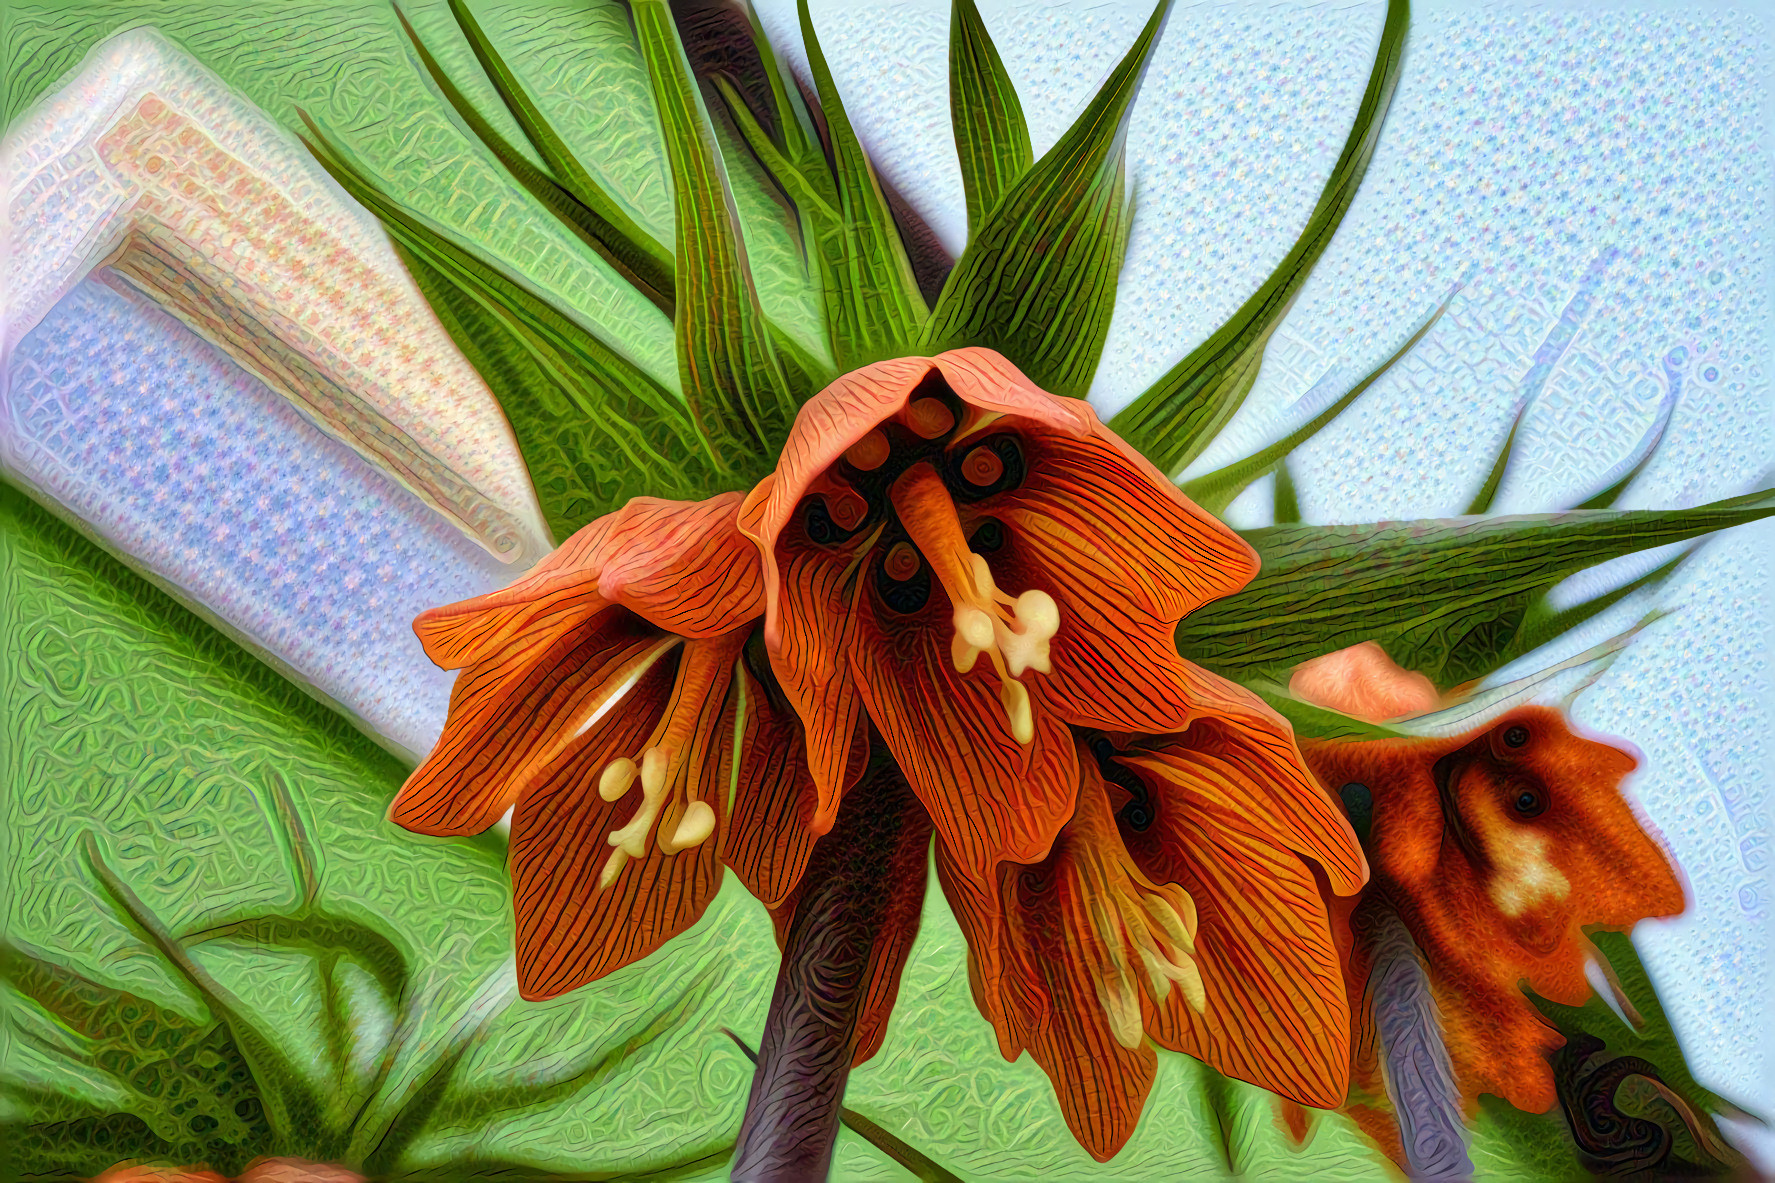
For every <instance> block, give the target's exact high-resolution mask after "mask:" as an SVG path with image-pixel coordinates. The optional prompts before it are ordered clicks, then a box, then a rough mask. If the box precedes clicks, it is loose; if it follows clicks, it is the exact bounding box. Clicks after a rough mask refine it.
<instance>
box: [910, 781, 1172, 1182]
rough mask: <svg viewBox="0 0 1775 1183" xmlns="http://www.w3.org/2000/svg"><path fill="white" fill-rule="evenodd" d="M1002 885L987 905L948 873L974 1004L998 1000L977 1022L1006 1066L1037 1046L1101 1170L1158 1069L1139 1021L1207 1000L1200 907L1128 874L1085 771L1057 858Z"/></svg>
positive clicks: (1104, 806)
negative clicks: (1199, 948)
mask: <svg viewBox="0 0 1775 1183" xmlns="http://www.w3.org/2000/svg"><path fill="white" fill-rule="evenodd" d="M939 868H940V869H941V868H943V864H942V863H941V862H939ZM995 879H996V884H997V890H998V898H997V899H996V901H992V902H990V903H989V902H987V901H985V900H984V899H982V898H981V896H980V893H979V892H978V891H977V890H975V889H974V888H972V887H971V885H970V884H969V882H968V880H967V877H966V876H960V875H956V874H955V873H954V871H953V868H948V869H947V870H945V871H944V874H943V884H944V888H945V891H946V892H947V893H949V894H950V899H951V904H952V907H955V910H956V914H957V916H958V918H960V919H961V922H962V925H963V931H964V933H966V934H967V936H968V941H969V947H970V951H971V953H972V954H973V956H972V958H971V960H970V966H971V968H972V969H973V970H974V973H975V974H976V975H977V977H976V979H975V983H974V984H975V990H976V995H977V996H979V995H984V996H986V997H987V998H988V999H989V1000H990V1003H989V1005H985V1006H982V1011H983V1013H985V1014H986V1015H987V1017H988V1018H989V1019H992V1020H993V1021H994V1025H995V1027H997V1028H998V1034H999V1045H1000V1048H1001V1049H1002V1050H1004V1051H1005V1054H1006V1056H1007V1057H1010V1056H1013V1055H1015V1054H1016V1052H1017V1051H1018V1050H1020V1049H1021V1048H1022V1047H1024V1046H1027V1047H1028V1048H1029V1050H1030V1053H1031V1054H1032V1055H1033V1056H1034V1057H1035V1060H1036V1062H1037V1063H1038V1064H1040V1065H1041V1067H1042V1070H1043V1071H1044V1072H1046V1073H1047V1074H1048V1078H1049V1079H1050V1080H1051V1081H1052V1082H1053V1085H1054V1092H1055V1096H1056V1097H1057V1098H1058V1100H1059V1102H1060V1109H1061V1112H1062V1113H1063V1114H1064V1115H1065V1117H1066V1123H1067V1126H1068V1127H1069V1128H1070V1129H1071V1130H1072V1132H1073V1135H1074V1136H1075V1137H1076V1138H1077V1139H1078V1140H1079V1143H1080V1145H1082V1146H1084V1148H1085V1149H1086V1150H1087V1151H1089V1152H1090V1154H1091V1155H1092V1157H1094V1158H1096V1159H1097V1160H1098V1161H1099V1162H1103V1161H1107V1160H1108V1159H1110V1158H1112V1157H1114V1156H1115V1154H1116V1153H1117V1152H1118V1151H1120V1150H1121V1148H1122V1146H1123V1144H1124V1143H1126V1142H1127V1140H1128V1137H1129V1136H1130V1135H1131V1134H1132V1133H1133V1132H1134V1126H1135V1123H1136V1122H1137V1121H1138V1120H1139V1117H1140V1112H1141V1109H1142V1107H1143V1106H1144V1105H1145V1103H1146V1096H1147V1093H1148V1092H1149V1091H1150V1090H1151V1088H1152V1082H1153V1077H1154V1075H1155V1073H1156V1071H1157V1057H1156V1056H1155V1055H1154V1054H1153V1051H1152V1049H1151V1048H1150V1047H1149V1046H1148V1045H1147V1043H1146V1040H1145V1031H1144V1017H1143V1016H1144V1014H1145V1013H1149V1012H1150V1011H1151V1009H1152V1008H1153V1007H1154V1006H1156V1005H1162V1004H1164V1003H1166V1002H1167V1001H1171V1000H1176V1001H1177V1002H1178V1004H1179V1005H1182V1006H1185V1007H1190V1006H1195V1005H1200V1003H1201V994H1200V985H1201V979H1200V975H1199V974H1198V972H1197V969H1196V965H1195V959H1194V957H1193V949H1192V947H1191V936H1192V933H1191V931H1190V930H1191V927H1192V925H1193V924H1194V918H1195V909H1194V907H1193V905H1192V903H1191V901H1190V900H1189V898H1188V896H1187V895H1186V894H1185V893H1184V892H1183V891H1182V890H1180V889H1179V888H1177V887H1176V886H1160V885H1157V884H1154V883H1153V882H1151V881H1149V880H1148V879H1147V878H1146V876H1144V875H1143V874H1141V872H1140V870H1139V869H1138V868H1137V867H1136V866H1135V865H1134V863H1133V862H1132V860H1131V859H1130V858H1129V856H1128V853H1127V851H1126V850H1125V849H1124V847H1123V845H1122V840H1121V838H1120V836H1119V835H1118V833H1117V830H1116V824H1115V820H1114V817H1113V815H1112V814H1111V813H1110V809H1109V802H1108V799H1107V794H1106V792H1105V789H1104V786H1103V784H1102V781H1101V780H1100V778H1099V777H1098V776H1097V773H1096V770H1095V768H1094V767H1092V766H1091V765H1090V764H1088V763H1085V764H1083V765H1081V769H1080V785H1079V794H1078V810H1077V812H1076V813H1075V814H1074V815H1073V817H1072V820H1071V821H1070V822H1068V824H1067V826H1066V828H1065V829H1064V830H1062V831H1061V833H1060V836H1059V837H1058V838H1057V839H1056V841H1055V843H1054V849H1053V852H1052V853H1051V854H1050V855H1049V856H1048V857H1047V858H1046V859H1045V860H1043V861H1042V862H1040V863H1037V864H1035V865H1031V866H1017V865H1013V864H1008V863H1007V864H1002V865H1001V866H1000V867H999V868H997V870H996V872H995ZM957 888H959V889H960V890H959V892H958V891H957V890H956V889H957ZM957 904H959V906H957ZM995 945H996V948H994V947H993V946H995Z"/></svg>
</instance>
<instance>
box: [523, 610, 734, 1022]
mask: <svg viewBox="0 0 1775 1183" xmlns="http://www.w3.org/2000/svg"><path fill="white" fill-rule="evenodd" d="M742 642H743V636H741V635H740V634H735V635H733V636H732V637H730V638H726V639H723V640H719V641H713V642H699V641H692V642H687V643H686V645H685V648H684V654H683V656H682V658H681V659H680V660H679V661H677V662H675V663H674V662H671V661H661V662H658V663H656V664H655V665H654V666H653V667H652V668H651V669H649V670H648V672H647V673H646V674H644V675H643V676H642V678H641V680H640V681H639V682H638V683H637V684H636V685H635V687H634V689H633V691H632V692H631V695H630V697H629V698H628V699H627V700H625V701H624V702H623V703H622V704H620V705H619V706H618V707H617V708H616V709H614V710H612V711H610V712H609V714H608V715H606V716H605V717H604V718H603V719H601V720H599V722H598V723H596V724H595V725H594V726H592V727H591V728H590V729H589V730H587V731H586V732H585V733H584V734H583V735H581V736H579V737H577V738H576V739H575V740H574V741H573V742H572V743H571V744H569V745H568V746H567V748H566V749H564V750H563V751H562V753H561V755H560V756H559V757H558V758H557V759H556V760H555V761H553V762H552V763H551V764H550V765H549V766H548V767H547V768H546V769H544V770H543V771H542V772H541V773H540V774H539V775H538V776H537V777H536V779H535V781H534V782H533V783H532V785H531V786H530V787H529V789H528V790H527V791H526V793H525V794H524V798H523V800H522V801H521V802H520V803H519V805H518V811H517V813H516V814H515V815H514V817H513V819H512V845H511V873H512V903H513V908H514V911H515V913H516V919H517V955H518V988H519V992H520V993H521V994H522V995H523V996H524V997H525V998H529V999H537V998H552V997H554V996H555V995H557V994H561V993H564V992H566V991H568V990H572V989H574V988H575V987H578V986H581V985H583V984H585V983H586V982H590V981H593V980H595V979H597V978H600V977H603V976H604V975H605V974H608V973H612V972H614V971H616V970H618V969H621V968H622V967H623V966H625V965H628V964H629V963H631V962H633V961H636V960H638V959H640V958H642V957H645V956H646V955H647V954H649V953H651V952H653V951H654V950H655V949H657V948H659V947H660V946H661V945H662V944H664V943H665V942H666V941H668V940H670V939H671V938H672V937H674V936H677V935H678V934H679V933H681V932H683V931H684V930H685V929H687V928H689V927H690V926H691V925H692V924H694V923H696V921H697V919H698V917H700V916H701V915H702V913H703V910H704V909H705V908H706V907H708V904H709V901H710V900H712V899H714V897H715V893H716V891H717V889H718V888H719V887H720V883H721V874H722V863H721V842H722V837H723V830H724V824H725V820H726V814H727V788H728V774H729V771H730V769H731V767H732V758H733V732H734V723H735V712H736V711H737V708H738V696H737V695H734V694H732V693H730V692H729V691H730V689H731V686H732V679H733V659H734V657H735V656H736V655H737V653H738V650H739V646H740V644H741V643H742ZM674 667H675V668H674ZM660 743H666V744H669V745H670V746H671V747H672V749H673V750H674V752H675V754H674V755H673V757H672V759H671V763H670V765H669V770H668V773H667V779H666V782H665V789H664V798H663V800H664V807H663V808H662V809H661V811H660V816H659V820H658V823H657V826H658V829H657V834H672V833H673V832H674V831H675V830H676V828H677V825H678V823H679V821H681V820H683V819H684V818H685V817H686V815H687V812H688V809H687V807H688V804H689V803H691V802H700V803H704V804H706V805H707V806H708V807H709V808H710V809H711V810H712V811H713V814H714V819H715V825H714V830H713V832H712V833H711V834H710V835H709V836H708V837H707V838H706V839H705V840H703V841H700V842H698V843H697V844H695V845H693V846H690V847H688V848H686V849H682V850H679V851H678V852H677V853H675V854H665V853H663V852H662V851H661V849H660V842H659V841H658V840H657V837H656V834H655V833H650V834H648V835H647V836H646V839H647V840H646V845H645V852H644V853H643V854H641V855H639V856H637V857H631V858H625V859H622V860H619V861H618V862H617V864H616V865H617V866H618V867H619V868H620V870H619V871H618V873H617V874H616V875H615V877H614V878H613V879H611V880H610V881H609V882H608V884H607V885H604V886H600V880H601V879H602V878H603V877H604V872H605V868H606V867H607V865H610V863H611V859H612V857H613V855H615V854H616V851H615V849H614V848H613V846H612V844H611V842H610V837H611V835H612V833H613V832H614V831H616V830H619V829H621V828H623V827H625V826H627V825H628V824H629V823H630V822H631V821H633V820H634V819H635V816H636V815H637V814H638V813H639V812H640V811H641V810H642V809H643V808H644V802H643V800H642V797H643V793H642V791H641V789H640V788H639V787H638V786H637V787H631V788H630V789H629V790H628V791H627V792H626V793H624V794H623V795H621V796H619V797H618V798H617V799H616V800H615V801H605V800H604V799H603V797H602V795H601V794H600V791H599V790H600V782H601V780H602V779H603V776H604V773H605V770H606V769H607V768H608V766H609V765H610V764H611V762H612V761H614V760H617V759H619V758H629V759H633V758H634V757H635V756H637V755H639V754H640V753H641V750H642V748H643V747H644V746H646V745H652V744H660Z"/></svg>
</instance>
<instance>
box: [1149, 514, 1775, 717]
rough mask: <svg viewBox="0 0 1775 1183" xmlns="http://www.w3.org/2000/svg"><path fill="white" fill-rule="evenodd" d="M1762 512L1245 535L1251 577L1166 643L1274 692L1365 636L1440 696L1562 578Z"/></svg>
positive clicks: (1505, 643)
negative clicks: (1308, 665)
mask: <svg viewBox="0 0 1775 1183" xmlns="http://www.w3.org/2000/svg"><path fill="white" fill-rule="evenodd" d="M1771 514H1775V491H1764V492H1761V493H1757V494H1752V495H1750V496H1746V497H1734V498H1728V499H1727V500H1724V501H1717V502H1714V503H1712V504H1710V505H1703V506H1698V507H1696V508H1693V509H1678V510H1634V511H1627V512H1620V511H1614V510H1573V511H1570V512H1567V513H1561V514H1550V515H1541V516H1533V517H1507V518H1459V519H1454V520H1451V521H1420V522H1389V523H1382V524H1379V525H1366V526H1280V527H1271V528H1269V529H1263V530H1253V531H1250V532H1247V533H1246V535H1245V537H1246V539H1247V540H1248V541H1249V542H1251V544H1252V545H1253V546H1254V547H1255V548H1256V549H1257V552H1258V555H1259V556H1260V557H1261V559H1262V563H1263V567H1262V570H1261V572H1260V573H1259V574H1258V576H1257V578H1256V579H1254V580H1253V581H1252V582H1251V583H1250V585H1249V586H1247V587H1246V588H1245V590H1243V591H1241V592H1240V593H1238V594H1237V595H1234V596H1229V597H1228V598H1226V599H1223V600H1218V601H1216V602H1214V603H1212V604H1209V605H1207V606H1206V607H1204V608H1201V609H1199V610H1197V611H1196V612H1194V613H1192V614H1191V615H1190V616H1188V617H1186V618H1185V619H1184V621H1183V622H1182V624H1181V625H1180V626H1179V628H1178V630H1177V643H1178V647H1179V649H1180V650H1181V652H1182V653H1183V655H1184V656H1185V657H1187V658H1189V659H1190V660H1192V661H1196V662H1199V663H1201V664H1203V665H1206V666H1207V667H1209V668H1210V669H1213V670H1215V671H1217V672H1219V673H1222V674H1225V675H1227V676H1230V677H1234V678H1238V679H1240V680H1245V681H1249V680H1252V679H1255V678H1270V679H1273V680H1275V681H1277V682H1281V683H1286V681H1287V671H1288V670H1290V669H1291V668H1292V667H1293V666H1295V665H1298V664H1299V663H1300V662H1303V661H1306V660H1308V659H1309V658H1313V657H1317V656H1319V655H1320V654H1323V653H1329V652H1331V651H1333V650H1336V649H1343V648H1346V647H1347V646H1350V645H1354V644H1357V643H1358V642H1361V641H1369V640H1372V641H1378V642H1379V643H1380V644H1381V646H1382V647H1383V648H1385V649H1386V650H1387V652H1388V654H1389V655H1390V656H1391V657H1392V658H1393V660H1395V661H1397V662H1398V663H1399V664H1400V665H1402V666H1404V667H1405V668H1407V669H1413V670H1421V671H1422V672H1424V673H1425V674H1427V675H1429V677H1430V679H1431V680H1432V681H1434V682H1435V683H1436V684H1437V685H1438V686H1444V687H1446V686H1452V685H1456V684H1460V683H1464V682H1467V681H1470V680H1472V679H1474V678H1479V677H1482V676H1484V675H1485V674H1488V673H1490V672H1491V671H1492V670H1494V669H1497V668H1498V667H1499V666H1500V665H1501V664H1502V662H1503V659H1504V657H1505V655H1506V654H1507V653H1508V652H1509V651H1510V646H1511V642H1512V641H1513V640H1515V638H1516V636H1517V634H1518V633H1519V632H1520V631H1521V629H1522V627H1523V623H1524V619H1525V616H1526V614H1527V610H1528V606H1529V604H1530V603H1531V602H1532V601H1533V600H1534V598H1535V597H1536V596H1538V595H1539V594H1540V593H1542V592H1544V591H1545V590H1546V589H1547V588H1549V587H1551V586H1553V585H1554V584H1556V583H1558V582H1559V581H1560V580H1562V579H1564V578H1566V577H1567V576H1569V575H1571V574H1573V573H1574V572H1577V571H1580V570H1583V569H1584V568H1586V567H1590V566H1592V565H1594V564H1596V563H1600V562H1603V561H1605V560H1607V559H1612V558H1617V557H1619V556H1621V555H1625V554H1632V553H1634V552H1635V551H1641V550H1649V549H1651V548H1653V547H1656V546H1663V545H1665V544H1667V543H1672V542H1681V541H1683V540H1685V539H1689V538H1694V537H1697V536H1699V535H1703V534H1709V533H1712V532H1714V531H1716V530H1724V529H1727V528H1729V527H1732V526H1736V525H1740V524H1742V523H1744V522H1751V521H1756V520H1758V519H1760V518H1764V517H1768V516H1770V515H1771Z"/></svg>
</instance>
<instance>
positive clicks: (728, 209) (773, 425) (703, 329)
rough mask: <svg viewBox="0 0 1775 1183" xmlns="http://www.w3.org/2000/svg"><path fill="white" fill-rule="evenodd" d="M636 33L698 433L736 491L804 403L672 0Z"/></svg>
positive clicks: (657, 1) (657, 6)
mask: <svg viewBox="0 0 1775 1183" xmlns="http://www.w3.org/2000/svg"><path fill="white" fill-rule="evenodd" d="M633 15H634V20H635V33H636V36H637V37H638V38H639V40H640V43H641V55H642V57H643V58H644V59H645V60H646V62H647V72H648V76H649V78H650V79H651V80H652V84H653V95H654V102H655V104H656V105H657V107H658V109H659V114H660V124H661V128H662V130H663V131H664V133H665V141H666V159H667V161H668V163H669V165H670V168H671V174H672V187H673V191H674V200H673V207H674V210H675V214H676V223H675V224H676V226H677V236H678V261H677V282H678V307H677V312H676V314H675V315H674V317H673V323H674V325H675V327H676V330H677V338H678V370H679V377H680V379H681V381H682V382H683V384H684V395H685V399H686V401H687V402H688V403H689V405H690V409H691V413H692V414H693V416H694V417H695V419H696V423H697V427H698V429H699V430H700V431H701V433H702V435H703V436H704V438H706V439H707V440H708V441H709V442H710V445H711V446H712V447H713V448H714V449H715V454H716V456H717V458H718V459H719V461H720V463H721V465H722V467H723V468H724V470H726V472H727V473H730V474H731V476H732V479H733V480H734V482H735V483H734V485H733V487H739V485H741V484H744V483H748V482H749V480H755V479H756V478H757V477H759V476H762V475H763V472H764V471H765V470H766V469H767V468H768V466H769V465H770V464H771V463H772V462H774V460H775V458H776V451H777V446H778V445H779V444H780V443H781V441H782V440H783V438H784V437H785V436H786V435H787V433H788V428H789V424H790V423H791V422H792V421H793V419H794V417H795V411H796V403H795V400H794V398H793V396H792V395H791V394H790V391H789V386H788V381H787V379H786V378H785V376H784V374H783V371H782V366H781V364H780V362H779V361H778V360H777V356H776V351H775V349H773V348H772V346H771V340H770V335H769V331H768V329H767V327H766V324H765V319H764V313H763V311H762V310H761V309H760V308H759V304H758V294H757V292H756V290H754V288H753V286H752V277H751V274H750V272H749V270H748V268H747V265H746V258H745V251H744V248H743V246H742V241H741V236H740V226H739V215H738V214H737V213H736V212H735V210H734V207H733V202H732V196H731V194H730V193H729V192H728V188H727V180H726V177H725V174H724V172H723V168H722V164H721V158H720V154H719V152H718V151H717V149H716V146H715V137H714V132H713V130H712V128H711V126H710V124H709V118H708V112H707V111H705V110H704V109H703V101H702V95H701V93H700V91H699V90H698V89H697V86H696V82H695V80H694V79H693V78H692V77H691V74H690V68H689V65H688V63H687V62H686V61H685V57H684V50H683V47H682V46H681V45H680V44H679V41H678V31H677V28H676V26H675V25H674V24H673V23H672V13H671V10H670V8H669V7H667V5H666V3H665V0H637V2H636V3H635V4H634V5H633Z"/></svg>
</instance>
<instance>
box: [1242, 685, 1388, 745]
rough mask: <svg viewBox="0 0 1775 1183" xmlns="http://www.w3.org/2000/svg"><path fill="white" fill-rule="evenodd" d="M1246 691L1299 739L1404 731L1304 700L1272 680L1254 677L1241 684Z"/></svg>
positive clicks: (1384, 736)
mask: <svg viewBox="0 0 1775 1183" xmlns="http://www.w3.org/2000/svg"><path fill="white" fill-rule="evenodd" d="M1245 688H1246V689H1247V690H1250V691H1253V692H1254V693H1256V694H1257V696H1258V697H1259V698H1261V699H1263V700H1264V701H1265V702H1267V703H1269V704H1270V706H1271V707H1272V708H1274V709H1275V711H1276V713H1277V714H1279V715H1281V716H1282V717H1283V718H1284V719H1287V720H1288V722H1289V725H1290V726H1292V727H1293V728H1294V733H1295V735H1297V736H1299V737H1300V738H1302V739H1399V738H1401V737H1403V736H1404V735H1405V734H1406V733H1405V732H1403V731H1395V730H1394V729H1393V728H1391V727H1388V726H1386V725H1385V724H1382V723H1368V722H1365V721H1363V720H1361V719H1357V718H1353V717H1351V716H1349V715H1346V714H1343V713H1341V712H1339V711H1334V710H1329V709H1327V708H1325V707H1322V706H1316V705H1314V704H1313V703H1310V702H1304V701H1302V700H1301V699H1298V698H1296V697H1294V695H1292V694H1290V693H1288V690H1287V688H1286V687H1284V686H1282V685H1279V684H1278V683H1276V682H1272V681H1269V680H1267V679H1263V678H1257V679H1254V680H1252V681H1249V682H1246V683H1245Z"/></svg>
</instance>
